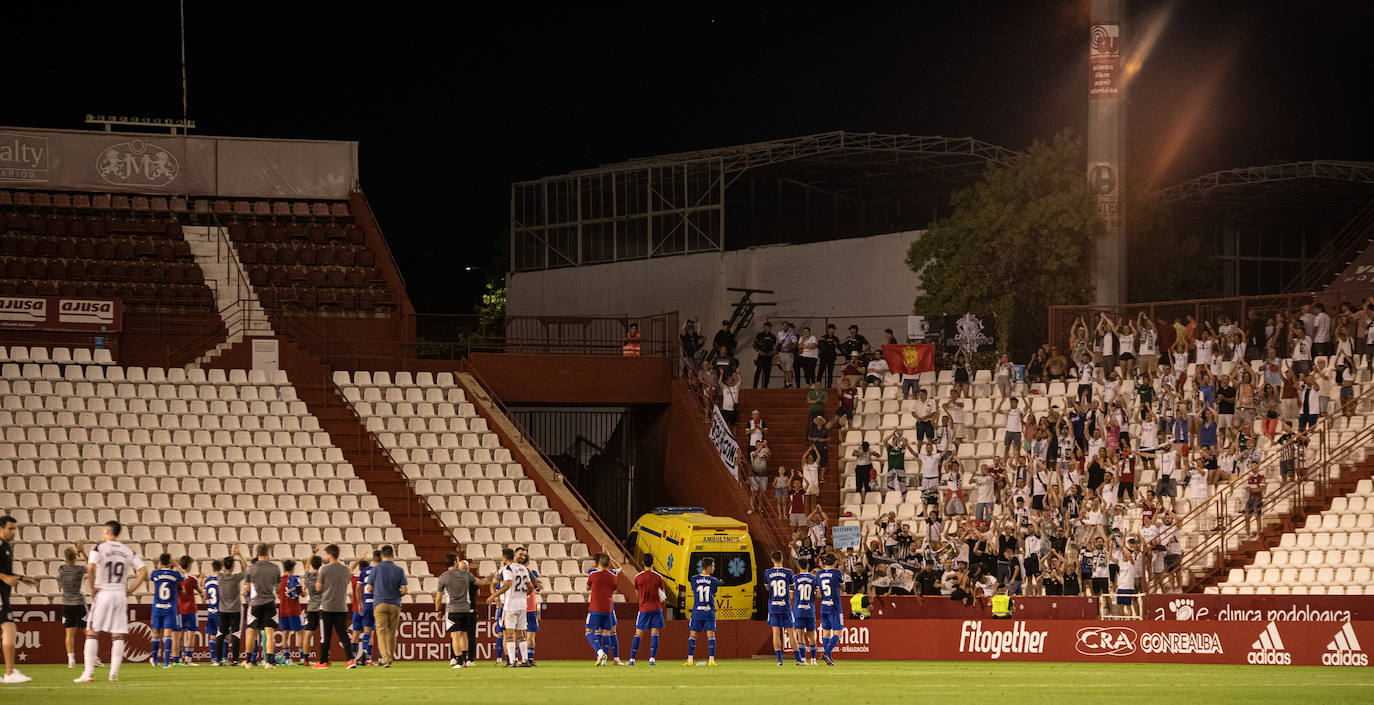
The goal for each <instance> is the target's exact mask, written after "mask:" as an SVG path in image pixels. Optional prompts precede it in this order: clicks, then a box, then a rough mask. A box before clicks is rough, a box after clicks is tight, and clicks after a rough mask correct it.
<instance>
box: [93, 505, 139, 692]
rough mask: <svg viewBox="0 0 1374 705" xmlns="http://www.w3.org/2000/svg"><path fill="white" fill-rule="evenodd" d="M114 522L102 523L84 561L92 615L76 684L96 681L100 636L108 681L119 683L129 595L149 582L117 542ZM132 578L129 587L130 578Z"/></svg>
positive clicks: (134, 556)
mask: <svg viewBox="0 0 1374 705" xmlns="http://www.w3.org/2000/svg"><path fill="white" fill-rule="evenodd" d="M119 531H120V526H119V522H117V521H107V522H105V528H104V530H103V531H102V532H101V537H100V544H99V545H97V546H96V547H95V548H93V549H91V555H90V557H89V558H87V559H86V579H87V580H88V581H90V587H91V595H92V596H93V599H92V601H91V614H90V618H89V619H88V620H87V622H86V668H85V670H83V671H82V672H81V675H80V677H78V678H76V679H75V682H76V683H90V682H91V681H93V680H95V679H94V678H92V677H91V674H92V673H94V672H95V663H96V657H97V655H98V653H97V652H99V650H100V638H99V635H100V634H101V633H105V634H109V635H110V639H111V642H112V644H111V646H110V680H111V681H117V680H119V664H120V662H122V661H123V660H124V635H125V634H127V633H129V593H130V592H135V591H137V590H138V589H139V588H140V587H142V586H143V583H144V581H146V580H147V579H148V567H147V566H145V565H143V560H142V559H140V558H139V557H138V555H137V554H135V553H134V552H133V551H131V550H129V548H128V547H127V546H125V545H124V544H122V543H120V542H119ZM130 574H134V582H133V584H132V585H130V584H129V583H128V580H129V575H130Z"/></svg>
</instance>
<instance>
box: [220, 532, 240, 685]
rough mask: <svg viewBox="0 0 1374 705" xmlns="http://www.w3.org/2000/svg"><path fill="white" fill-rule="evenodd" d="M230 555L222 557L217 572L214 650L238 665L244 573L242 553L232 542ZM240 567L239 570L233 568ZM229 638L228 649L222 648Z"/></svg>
mask: <svg viewBox="0 0 1374 705" xmlns="http://www.w3.org/2000/svg"><path fill="white" fill-rule="evenodd" d="M230 551H231V552H230V555H228V556H226V557H225V559H224V570H222V571H220V573H219V636H217V637H215V652H216V653H219V654H222V655H224V657H225V658H227V659H228V660H229V661H230V662H231V663H232V664H233V665H235V666H237V665H239V619H240V618H241V617H242V616H243V615H242V613H243V603H242V602H240V600H239V596H240V595H242V594H243V578H244V577H245V573H244V572H243V570H242V569H241V567H242V565H243V555H242V554H240V553H239V545H238V544H234V545H233V546H232V547H231V548H230ZM235 568H240V570H235ZM225 637H228V639H229V650H228V651H225V650H224V639H225Z"/></svg>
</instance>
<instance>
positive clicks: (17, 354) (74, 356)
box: [0, 345, 114, 365]
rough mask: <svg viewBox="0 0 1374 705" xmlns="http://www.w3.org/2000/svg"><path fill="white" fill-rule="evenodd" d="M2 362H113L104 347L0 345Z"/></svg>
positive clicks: (0, 359)
mask: <svg viewBox="0 0 1374 705" xmlns="http://www.w3.org/2000/svg"><path fill="white" fill-rule="evenodd" d="M4 362H36V363H44V362H55V363H57V364H67V363H75V364H78V365H109V364H112V363H113V362H114V359H113V358H111V357H110V351H109V350H106V349H105V348H96V349H94V350H93V349H91V348H52V349H48V348H41V347H25V346H23V345H8V346H6V345H0V363H4Z"/></svg>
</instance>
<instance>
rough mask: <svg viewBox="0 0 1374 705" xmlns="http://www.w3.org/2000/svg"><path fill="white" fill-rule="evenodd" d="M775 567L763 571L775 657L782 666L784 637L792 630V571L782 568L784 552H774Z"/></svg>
mask: <svg viewBox="0 0 1374 705" xmlns="http://www.w3.org/2000/svg"><path fill="white" fill-rule="evenodd" d="M771 557H772V559H773V567H772V568H769V569H768V570H765V571H763V584H764V585H765V586H767V588H768V626H770V627H772V628H773V655H774V656H776V657H778V665H779V666H781V665H782V635H783V630H784V629H791V628H792V571H790V570H788V569H786V568H784V567H782V551H773V555H772V556H771Z"/></svg>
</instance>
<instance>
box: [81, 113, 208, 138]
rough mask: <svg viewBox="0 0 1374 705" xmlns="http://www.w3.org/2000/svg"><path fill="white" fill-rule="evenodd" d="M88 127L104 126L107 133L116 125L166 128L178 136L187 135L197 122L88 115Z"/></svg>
mask: <svg viewBox="0 0 1374 705" xmlns="http://www.w3.org/2000/svg"><path fill="white" fill-rule="evenodd" d="M86 124H87V125H104V126H105V131H106V132H113V131H114V130H113V129H112V128H113V127H114V126H115V125H118V126H120V127H138V128H143V127H166V128H170V129H171V131H172V134H174V135H175V134H177V130H181V132H182V134H185V133H186V131H187V130H190V129H193V128H194V127H195V126H196V121H195V120H186V119H174V118H147V117H127V116H124V115H92V114H90V113H86Z"/></svg>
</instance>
